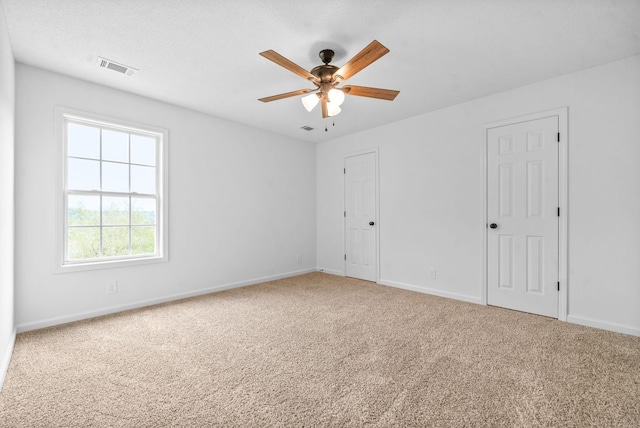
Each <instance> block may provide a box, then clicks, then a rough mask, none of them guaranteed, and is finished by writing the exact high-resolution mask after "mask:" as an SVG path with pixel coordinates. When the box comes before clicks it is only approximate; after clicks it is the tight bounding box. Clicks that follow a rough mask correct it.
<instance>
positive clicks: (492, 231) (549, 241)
mask: <svg viewBox="0 0 640 428" xmlns="http://www.w3.org/2000/svg"><path fill="white" fill-rule="evenodd" d="M558 135H559V134H558V117H557V116H552V117H548V118H543V119H538V120H531V121H526V122H521V123H515V124H512V125H507V126H501V127H497V128H491V129H489V130H488V135H487V219H488V225H487V226H488V229H487V234H488V238H487V245H488V248H487V264H488V266H487V303H488V304H490V305H494V306H501V307H505V308H509V309H515V310H518V311H523V312H530V313H534V314H539V315H545V316H550V317H556V318H557V316H558V242H559V241H558V215H559V211H558V210H559V208H558V207H559V205H558V139H559V138H558Z"/></svg>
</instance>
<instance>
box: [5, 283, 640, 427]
mask: <svg viewBox="0 0 640 428" xmlns="http://www.w3.org/2000/svg"><path fill="white" fill-rule="evenodd" d="M0 426H2V427H209V426H242V427H250V426H261V427H262V426H296V427H301V426H379V427H388V426H436V427H437V426H452V427H464V426H468V427H482V426H492V427H493V426H508V427H510V426H517V427H520V426H522V427H533V426H553V427H587V426H594V427H613V426H616V427H637V426H640V338H638V337H633V336H627V335H623V334H616V333H611V332H607V331H602V330H596V329H591V328H587V327H582V326H578V325H573V324H567V323H562V322H559V321H557V320H553V319H550V318H544V317H539V316H535V315H529V314H524V313H519V312H513V311H509V310H505V309H500V308H493V307H485V306H479V305H474V304H469V303H464V302H459V301H454V300H448V299H444V298H439V297H434V296H429V295H424V294H420V293H414V292H410V291H404V290H398V289H394V288H388V287H383V286H379V285H376V284H372V283H368V282H363V281H359V280H354V279H348V278H340V277H335V276H331V275H327V274H321V273H313V274H308V275H303V276H299V277H294V278H288V279H283V280H279V281H274V282H269V283H264V284H259V285H256V286H252V287H245V288H241V289H235V290H230V291H224V292H220V293H215V294H210V295H206V296H201V297H197V298H191V299H186V300H182V301H178V302H172V303H167V304H163V305H158V306H153V307H149V308H144V309H138V310H134V311H129V312H124V313H119V314H115V315H110V316H106V317H101V318H96V319H92V320H87V321H82V322H77V323H73V324H67V325H64V326H58V327H53V328H48V329H43V330H39V331H33V332H29V333H24V334H20V335H18V337H17V340H16V346H15V353H14V356H13V359H12V361H11V364H10V367H9V371H8V373H7V378H6V381H5V385H4V388H3V390H2V393H0Z"/></svg>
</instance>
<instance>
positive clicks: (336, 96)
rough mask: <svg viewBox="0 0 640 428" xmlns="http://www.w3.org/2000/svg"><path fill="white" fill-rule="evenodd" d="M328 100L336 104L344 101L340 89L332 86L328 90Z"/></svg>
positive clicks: (338, 104)
mask: <svg viewBox="0 0 640 428" xmlns="http://www.w3.org/2000/svg"><path fill="white" fill-rule="evenodd" d="M328 95H329V101H330V102H331V103H333V104H335V105H337V106H341V105H342V103H343V102H344V92H342V90H341V89H337V88H333V89H331V90H330V91H329V94H328Z"/></svg>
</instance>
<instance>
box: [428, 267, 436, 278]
mask: <svg viewBox="0 0 640 428" xmlns="http://www.w3.org/2000/svg"><path fill="white" fill-rule="evenodd" d="M429 278H431V279H436V268H429Z"/></svg>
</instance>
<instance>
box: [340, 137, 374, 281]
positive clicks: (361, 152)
mask: <svg viewBox="0 0 640 428" xmlns="http://www.w3.org/2000/svg"><path fill="white" fill-rule="evenodd" d="M370 153H373V155H374V165H375V167H376V171H375V172H376V177H375V184H376V191H375V192H374V194H375V198H376V203H375V213H376V240H375V242H376V250H375V258H376V277H375V282H376V283H378V281H380V161H379V159H380V157H379V156H378V148H377V147H372V148H370V149H364V150H358V151H356V152H350V153H345V154H344V155H343V156H342V168H343V171H345V168H346V163H347V158H352V157H355V156H360V155H367V154H370ZM346 200H347V175H346V173H344V172H343V174H342V212H346V210H347V202H346ZM342 249H343V251H344V254H347V219H346V217H344V218H343V219H342ZM342 271H343V273H344V276H346V275H347V260H344V264H343V265H342Z"/></svg>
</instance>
